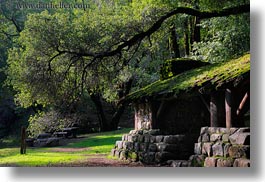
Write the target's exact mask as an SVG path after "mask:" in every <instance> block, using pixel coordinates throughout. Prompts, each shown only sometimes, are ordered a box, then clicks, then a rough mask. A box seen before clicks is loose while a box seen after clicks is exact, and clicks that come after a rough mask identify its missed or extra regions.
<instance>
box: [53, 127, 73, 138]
mask: <svg viewBox="0 0 265 182" xmlns="http://www.w3.org/2000/svg"><path fill="white" fill-rule="evenodd" d="M77 130H78V127H69V128H62V130H61V131H60V132H54V133H53V134H54V135H55V136H57V137H63V138H68V137H73V138H76V135H77Z"/></svg>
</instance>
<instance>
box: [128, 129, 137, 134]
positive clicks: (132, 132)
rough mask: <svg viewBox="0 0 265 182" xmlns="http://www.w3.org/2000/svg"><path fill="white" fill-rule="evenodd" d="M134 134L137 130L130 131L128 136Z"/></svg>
mask: <svg viewBox="0 0 265 182" xmlns="http://www.w3.org/2000/svg"><path fill="white" fill-rule="evenodd" d="M136 133H137V130H131V131H130V132H129V134H130V135H132V134H136Z"/></svg>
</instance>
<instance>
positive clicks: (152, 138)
mask: <svg viewBox="0 0 265 182" xmlns="http://www.w3.org/2000/svg"><path fill="white" fill-rule="evenodd" d="M155 142H156V136H152V135H151V136H150V143H155Z"/></svg>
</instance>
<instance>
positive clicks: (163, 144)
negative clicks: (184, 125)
mask: <svg viewBox="0 0 265 182" xmlns="http://www.w3.org/2000/svg"><path fill="white" fill-rule="evenodd" d="M188 139H189V137H186V136H185V135H162V134H161V132H160V130H158V129H156V130H132V131H130V133H129V134H126V135H123V136H122V140H121V141H117V142H116V145H115V148H114V149H112V151H111V155H112V156H115V157H118V158H119V159H121V160H130V161H141V162H143V163H147V164H158V163H163V162H165V161H167V160H172V159H175V160H177V159H188V158H189V156H190V155H191V152H190V151H189V149H188V147H187V143H188V142H189V140H188Z"/></svg>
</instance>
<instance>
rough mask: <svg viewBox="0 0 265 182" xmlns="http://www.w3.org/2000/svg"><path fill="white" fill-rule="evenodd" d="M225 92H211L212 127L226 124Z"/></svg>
mask: <svg viewBox="0 0 265 182" xmlns="http://www.w3.org/2000/svg"><path fill="white" fill-rule="evenodd" d="M224 97H225V96H224V92H223V91H218V92H215V93H212V94H211V101H210V117H211V118H210V122H211V127H224V126H225V102H224Z"/></svg>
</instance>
